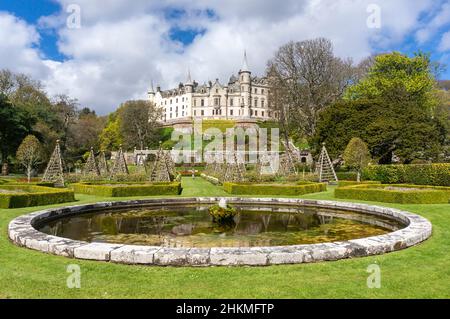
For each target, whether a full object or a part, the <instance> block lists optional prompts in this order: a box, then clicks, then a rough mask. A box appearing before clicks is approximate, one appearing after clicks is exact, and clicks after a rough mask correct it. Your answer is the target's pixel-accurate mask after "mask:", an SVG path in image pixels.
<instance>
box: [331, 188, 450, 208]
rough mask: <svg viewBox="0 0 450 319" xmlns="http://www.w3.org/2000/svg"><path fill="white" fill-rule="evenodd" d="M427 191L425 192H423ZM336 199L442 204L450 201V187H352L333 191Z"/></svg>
mask: <svg viewBox="0 0 450 319" xmlns="http://www.w3.org/2000/svg"><path fill="white" fill-rule="evenodd" d="M389 186H394V187H404V188H420V189H421V190H417V191H410V190H409V191H401V190H386V189H384V188H385V187H389ZM423 189H427V190H423ZM334 196H335V197H336V198H345V199H356V200H366V201H376V202H386V203H399V204H442V203H448V202H449V199H450V187H437V186H418V185H411V184H393V185H374V184H372V185H370V184H362V185H353V186H346V187H338V188H336V189H335V190H334Z"/></svg>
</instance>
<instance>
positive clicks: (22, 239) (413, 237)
mask: <svg viewBox="0 0 450 319" xmlns="http://www.w3.org/2000/svg"><path fill="white" fill-rule="evenodd" d="M220 199H221V197H197V198H163V199H144V200H129V201H116V202H99V203H94V204H85V205H77V206H68V207H59V208H52V209H47V210H43V211H37V212H34V213H31V214H28V215H24V216H20V217H17V218H16V219H14V220H12V221H11V222H10V223H9V226H8V236H9V238H10V239H11V240H12V241H13V242H14V243H15V244H16V245H18V246H21V247H27V248H29V249H34V250H38V251H42V252H45V253H49V254H53V255H59V256H64V257H69V258H77V259H85V260H98V261H109V262H115V263H123V264H139V265H159V266H241V265H242V266H244V265H247V266H267V265H279V264H299V263H309V262H319V261H329V260H338V259H344V258H353V257H363V256H371V255H378V254H383V253H387V252H392V251H396V250H400V249H404V248H407V247H411V246H414V245H417V244H419V243H420V242H422V241H424V240H426V239H427V238H429V237H430V236H431V233H432V225H431V223H430V222H429V221H428V220H427V219H425V218H423V217H421V216H419V215H416V214H412V213H410V212H407V211H402V210H399V209H394V208H389V207H383V206H373V205H367V204H359V203H347V202H336V201H328V200H307V199H294V198H239V197H227V202H228V203H231V204H233V203H236V204H238V203H239V204H258V203H259V204H265V205H267V204H270V205H284V206H314V207H319V208H332V209H344V210H349V211H355V212H360V213H368V214H372V215H376V216H381V217H387V218H391V219H395V220H397V221H400V222H402V223H404V224H405V225H406V227H405V228H403V229H399V230H397V231H394V232H390V233H387V234H384V235H379V236H373V237H366V238H360V239H352V240H348V241H339V242H330V243H320V244H305V245H291V246H271V247H242V248H226V247H220V248H167V247H160V246H137V245H125V244H107V243H88V242H83V241H77V240H71V239H67V238H61V237H56V236H51V235H47V234H44V233H42V232H40V231H38V230H36V229H35V228H34V225H36V224H38V223H43V222H45V221H48V220H53V219H55V218H60V217H67V216H74V215H77V214H81V213H86V212H90V211H101V210H106V209H118V208H127V207H136V206H160V205H187V204H216V203H217V202H218V201H219V200H220Z"/></svg>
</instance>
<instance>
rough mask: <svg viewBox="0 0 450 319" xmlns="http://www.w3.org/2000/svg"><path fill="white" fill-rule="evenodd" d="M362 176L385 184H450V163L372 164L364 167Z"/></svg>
mask: <svg viewBox="0 0 450 319" xmlns="http://www.w3.org/2000/svg"><path fill="white" fill-rule="evenodd" d="M362 177H363V179H368V180H374V181H379V182H382V183H383V184H400V183H407V184H417V185H433V186H450V163H442V164H409V165H370V166H368V167H367V168H366V169H364V171H363V174H362Z"/></svg>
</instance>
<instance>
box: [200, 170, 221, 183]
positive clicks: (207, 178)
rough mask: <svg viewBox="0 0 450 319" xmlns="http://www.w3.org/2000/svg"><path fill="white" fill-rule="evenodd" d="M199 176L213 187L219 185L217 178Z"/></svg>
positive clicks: (204, 175)
mask: <svg viewBox="0 0 450 319" xmlns="http://www.w3.org/2000/svg"><path fill="white" fill-rule="evenodd" d="M200 176H201V177H202V178H204V179H206V180H207V181H208V182H210V183H211V184H214V185H219V184H220V181H219V179H218V178H217V177H214V176H210V175H206V174H203V173H202V174H200Z"/></svg>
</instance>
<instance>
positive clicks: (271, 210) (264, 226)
mask: <svg viewBox="0 0 450 319" xmlns="http://www.w3.org/2000/svg"><path fill="white" fill-rule="evenodd" d="M234 206H235V208H236V210H237V215H236V216H235V217H234V219H233V220H232V221H230V222H229V223H226V224H218V223H214V222H213V220H212V217H211V216H210V215H209V212H208V208H209V207H210V205H206V204H203V205H202V204H199V205H186V206H178V205H177V206H172V207H171V206H164V207H162V206H151V207H139V208H126V209H118V210H117V209H111V210H102V211H100V212H95V211H94V212H90V213H86V214H82V215H75V216H67V217H63V218H57V219H54V220H51V221H48V222H45V223H41V224H39V225H36V226H37V229H38V230H39V231H41V232H43V233H46V234H49V235H54V236H58V237H65V238H70V239H75V240H82V241H87V242H104V243H114V244H132V245H149V246H161V247H188V248H192V247H202V248H203V247H256V246H286V245H300V244H315V243H323V242H333V241H342V240H350V239H356V238H363V237H370V236H376V235H382V234H386V233H388V232H392V231H394V230H397V229H400V228H404V227H406V225H404V224H402V223H401V222H399V221H397V220H394V219H392V218H386V217H383V216H377V215H368V214H364V213H358V212H353V211H348V210H343V209H330V208H320V207H304V206H299V207H283V206H281V207H280V206H273V205H261V204H259V205H258V206H256V205H251V204H250V205H245V204H241V205H234Z"/></svg>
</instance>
